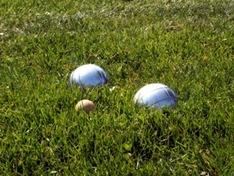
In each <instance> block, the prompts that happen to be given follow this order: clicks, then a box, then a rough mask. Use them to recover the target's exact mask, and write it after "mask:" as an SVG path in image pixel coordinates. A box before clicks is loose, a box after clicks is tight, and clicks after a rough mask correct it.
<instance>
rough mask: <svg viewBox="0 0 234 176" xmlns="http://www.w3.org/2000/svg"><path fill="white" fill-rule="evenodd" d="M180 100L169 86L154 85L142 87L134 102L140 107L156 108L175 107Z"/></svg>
mask: <svg viewBox="0 0 234 176" xmlns="http://www.w3.org/2000/svg"><path fill="white" fill-rule="evenodd" d="M177 101H178V98H177V95H176V93H175V92H174V91H173V90H172V89H171V88H169V87H168V86H167V85H164V84H160V83H152V84H148V85H146V86H144V87H142V88H141V89H140V90H138V91H137V93H136V94H135V96H134V102H135V103H137V104H138V105H139V106H146V107H154V108H156V109H159V108H163V107H175V106H176V104H177Z"/></svg>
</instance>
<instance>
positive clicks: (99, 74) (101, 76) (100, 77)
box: [70, 64, 109, 87]
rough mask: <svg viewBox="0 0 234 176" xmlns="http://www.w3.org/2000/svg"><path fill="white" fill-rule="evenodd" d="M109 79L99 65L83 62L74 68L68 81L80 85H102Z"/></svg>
mask: <svg viewBox="0 0 234 176" xmlns="http://www.w3.org/2000/svg"><path fill="white" fill-rule="evenodd" d="M108 81H109V77H108V75H107V73H106V72H105V71H104V70H103V69H102V68H101V67H99V66H97V65H94V64H85V65H81V66H79V67H78V68H76V69H75V70H74V71H73V72H72V73H71V76H70V83H71V84H72V85H74V84H76V85H79V86H82V87H93V86H97V85H104V84H106V83H107V82H108Z"/></svg>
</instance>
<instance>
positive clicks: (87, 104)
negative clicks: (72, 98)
mask: <svg viewBox="0 0 234 176" xmlns="http://www.w3.org/2000/svg"><path fill="white" fill-rule="evenodd" d="M80 109H83V110H84V111H85V112H86V113H87V114H89V113H90V112H92V111H94V110H95V105H94V103H93V102H92V101H90V100H86V99H85V100H81V101H79V102H78V103H77V104H76V106H75V110H76V111H79V110H80Z"/></svg>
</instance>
